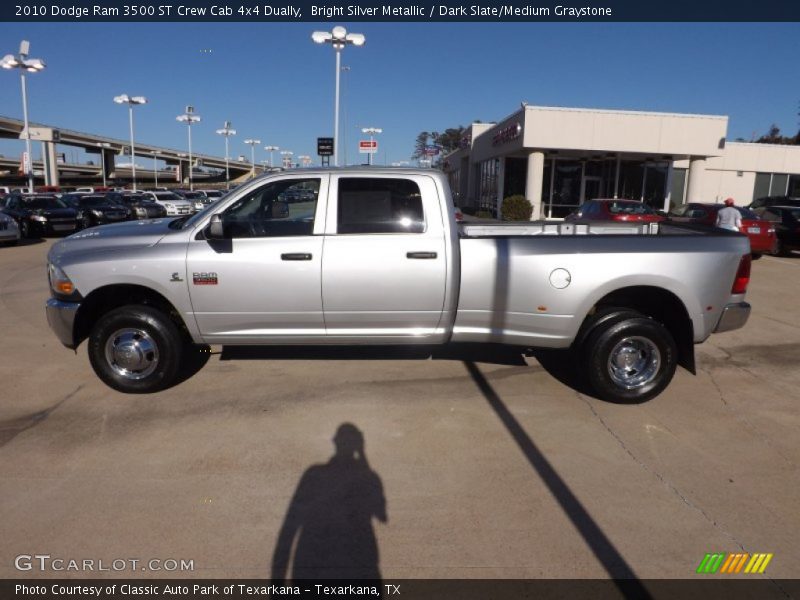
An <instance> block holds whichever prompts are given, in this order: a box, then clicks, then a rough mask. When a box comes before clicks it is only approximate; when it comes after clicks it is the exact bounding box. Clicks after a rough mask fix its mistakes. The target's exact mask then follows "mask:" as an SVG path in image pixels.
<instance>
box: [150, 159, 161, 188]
mask: <svg viewBox="0 0 800 600" xmlns="http://www.w3.org/2000/svg"><path fill="white" fill-rule="evenodd" d="M151 154H152V155H153V179H154V180H155V183H154V184H153V185H154V187H155V188H158V169H157V164H156V159H157V157H158V155H159V154H161V150H153V151H152V152H151Z"/></svg>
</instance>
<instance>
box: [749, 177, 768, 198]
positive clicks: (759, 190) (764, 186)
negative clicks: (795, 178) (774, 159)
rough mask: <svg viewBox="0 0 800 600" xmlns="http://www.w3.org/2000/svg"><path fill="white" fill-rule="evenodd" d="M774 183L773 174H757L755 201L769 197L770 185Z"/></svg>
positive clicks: (754, 189) (754, 192)
mask: <svg viewBox="0 0 800 600" xmlns="http://www.w3.org/2000/svg"><path fill="white" fill-rule="evenodd" d="M771 181H772V173H756V184H755V187H754V188H753V200H758V199H759V198H765V197H767V196H769V184H770V182H771Z"/></svg>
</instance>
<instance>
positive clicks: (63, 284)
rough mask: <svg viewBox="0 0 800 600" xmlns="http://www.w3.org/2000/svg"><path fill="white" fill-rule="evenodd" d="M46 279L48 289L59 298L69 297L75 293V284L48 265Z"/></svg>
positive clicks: (55, 267)
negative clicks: (59, 296) (48, 283)
mask: <svg viewBox="0 0 800 600" xmlns="http://www.w3.org/2000/svg"><path fill="white" fill-rule="evenodd" d="M47 278H48V279H49V280H50V289H51V290H53V292H54V293H56V294H58V295H61V296H71V295H72V294H74V293H75V284H74V283H72V280H70V278H69V277H67V274H66V273H64V271H62V270H61V269H60V268H59V267H57V266H56V265H54V264H52V263H50V264H49V265H48V266H47Z"/></svg>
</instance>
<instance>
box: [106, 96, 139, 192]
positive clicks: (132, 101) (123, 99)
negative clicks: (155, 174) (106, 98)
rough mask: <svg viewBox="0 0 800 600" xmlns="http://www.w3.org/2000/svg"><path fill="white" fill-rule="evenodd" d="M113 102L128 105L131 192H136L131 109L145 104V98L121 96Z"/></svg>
mask: <svg viewBox="0 0 800 600" xmlns="http://www.w3.org/2000/svg"><path fill="white" fill-rule="evenodd" d="M114 102H116V103H117V104H127V105H128V125H129V126H130V130H131V178H132V179H133V191H134V192H135V191H136V147H135V145H134V141H133V107H134V106H135V105H137V104H147V98H145V97H144V96H129V95H128V94H121V95H119V96H114Z"/></svg>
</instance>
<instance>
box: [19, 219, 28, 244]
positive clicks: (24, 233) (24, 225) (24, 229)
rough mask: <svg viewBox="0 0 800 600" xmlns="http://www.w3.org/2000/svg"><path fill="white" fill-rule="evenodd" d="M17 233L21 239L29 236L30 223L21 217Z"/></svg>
mask: <svg viewBox="0 0 800 600" xmlns="http://www.w3.org/2000/svg"><path fill="white" fill-rule="evenodd" d="M19 235H20V236H21V237H22V238H23V239H26V240H27V239H28V238H30V237H31V226H30V224H29V223H28V222H27V221H25V220H24V219H23V221H22V222H21V223H20V224H19Z"/></svg>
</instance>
